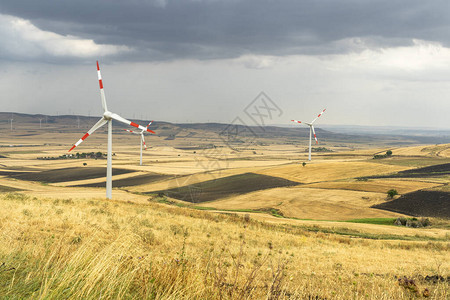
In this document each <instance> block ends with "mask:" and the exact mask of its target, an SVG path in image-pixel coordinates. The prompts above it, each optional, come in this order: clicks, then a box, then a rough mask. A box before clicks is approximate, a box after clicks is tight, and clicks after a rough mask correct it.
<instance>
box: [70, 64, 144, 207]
mask: <svg viewBox="0 0 450 300" xmlns="http://www.w3.org/2000/svg"><path fill="white" fill-rule="evenodd" d="M97 75H98V83H99V85H100V96H101V99H102V106H103V116H102V118H101V119H100V120H99V121H98V122H97V123H95V125H94V126H92V128H91V129H89V131H88V132H87V133H86V134H85V135H83V137H82V138H81V139H79V140H78V142H76V143H75V144H74V145H73V146H72V148H70V150H69V152H70V151H72V150H73V149H74V148H75V147H76V146H78V145H79V144H81V143H82V142H83V141H84V140H85V139H86V138H87V137H88V136H90V135H91V134H92V133H93V132H94V131H96V130H97V129H99V128H100V127H102V126H103V125H105V124H108V155H107V167H106V198H108V199H111V198H112V120H116V121H119V122H121V123H124V124H127V125H131V126H133V127H136V128H139V129H141V130H144V131H149V130H148V129H147V128H145V127H143V126H141V125H139V124H136V123H133V122H131V121H128V120H127V119H125V118H122V117H121V116H119V115H118V114H115V113H113V112H110V111H109V110H108V107H107V106H106V98H105V92H104V90H103V82H102V76H101V74H100V67H99V65H98V61H97Z"/></svg>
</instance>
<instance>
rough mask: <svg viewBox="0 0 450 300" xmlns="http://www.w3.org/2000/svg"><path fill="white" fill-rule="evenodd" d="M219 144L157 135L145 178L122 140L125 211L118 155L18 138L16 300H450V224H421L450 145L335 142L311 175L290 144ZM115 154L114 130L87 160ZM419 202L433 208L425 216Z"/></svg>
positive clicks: (13, 176)
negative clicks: (109, 191)
mask: <svg viewBox="0 0 450 300" xmlns="http://www.w3.org/2000/svg"><path fill="white" fill-rule="evenodd" d="M26 132H27V131H24V132H23V134H26ZM205 136H206V138H204V139H205V140H204V139H200V138H197V139H190V138H189V139H188V138H179V139H175V140H166V139H165V138H164V137H162V136H153V137H149V138H148V141H149V145H150V148H149V149H148V150H147V151H145V152H144V165H143V166H139V148H138V144H137V143H136V139H134V137H133V136H131V137H129V136H127V135H123V134H122V135H121V134H120V133H118V134H116V135H115V136H114V144H113V147H114V148H113V151H114V153H115V155H114V157H113V169H114V172H113V187H114V189H113V200H105V165H106V159H105V158H104V156H103V154H102V153H100V154H98V156H96V157H95V158H86V157H79V158H74V157H71V158H67V157H63V158H61V157H60V156H63V155H65V154H67V150H68V149H69V148H70V145H71V143H73V142H74V141H76V139H77V138H79V134H74V133H73V132H70V133H69V134H65V133H64V134H58V133H56V134H53V135H49V134H48V133H42V134H38V133H36V135H35V136H31V137H29V136H27V137H23V136H22V137H20V135H19V134H15V135H14V134H10V135H6V136H2V137H1V138H0V146H1V147H0V211H1V212H2V213H1V214H0V228H1V231H0V279H1V281H0V282H1V285H0V298H5V299H23V298H32V299H65V298H78V299H94V298H95V299H98V298H106V299H110V298H114V299H116V298H118V299H413V298H421V297H427V298H430V299H447V298H449V296H450V295H449V290H450V289H449V283H450V282H449V276H450V264H449V259H448V253H449V250H450V248H449V247H450V223H449V220H448V217H447V218H446V217H437V216H433V215H420V214H417V212H420V208H421V206H427V208H429V209H431V210H433V209H434V208H435V207H438V206H433V205H439V203H445V201H448V198H442V199H444V200H442V201H444V202H442V201H441V202H439V203H438V204H436V203H434V202H433V203H434V204H432V201H431V199H432V198H433V197H435V198H436V197H441V196H442V195H444V197H446V196H445V195H448V193H449V190H448V180H449V176H450V174H449V170H448V166H447V165H448V164H449V163H450V158H449V156H448V149H449V147H450V145H448V144H447V145H437V146H436V145H422V146H417V145H414V146H413V147H397V148H396V147H388V146H386V145H381V146H378V147H376V148H370V147H362V146H360V145H351V148H350V147H348V148H345V147H337V146H335V145H334V144H333V143H329V144H325V147H327V148H328V149H332V151H330V152H326V153H313V160H312V161H311V162H309V161H307V152H305V151H304V148H300V147H299V146H298V145H291V144H286V143H284V140H283V139H279V140H277V142H276V143H275V142H274V143H271V144H269V143H266V144H264V145H255V146H252V147H247V148H242V149H237V150H236V149H230V148H227V147H226V145H224V144H223V143H222V144H220V141H219V140H218V139H217V138H215V137H214V135H213V134H211V133H206V134H205ZM42 138H44V139H45V144H43V143H42ZM202 143H205V144H208V145H209V144H210V143H214V145H215V146H214V147H211V146H207V147H205V148H202V147H193V146H192V144H193V145H196V144H197V145H203V144H202ZM105 147H106V139H105V134H104V133H102V132H100V133H99V134H98V135H97V136H93V137H92V139H91V138H89V140H87V141H86V143H85V144H83V146H82V147H80V149H77V150H78V151H79V153H83V152H84V153H90V152H93V153H94V154H95V153H97V152H104V151H105ZM388 149H392V152H393V155H392V157H386V158H383V159H373V155H375V154H380V153H384V152H386V150H388ZM43 157H44V158H45V159H43ZM38 158H39V159H38ZM50 158H51V159H50ZM303 163H305V164H303ZM392 189H395V190H396V192H397V194H396V195H394V196H392V198H391V197H390V196H388V194H387V192H388V191H389V190H392ZM417 193H428V194H427V195H429V197H430V201H429V203H425V205H424V204H423V203H422V202H420V203H419V202H418V204H417V203H416V202H414V203H416V204H414V205H411V207H409V206H408V203H409V202H408V201H418V200H417V195H418V194H417ZM433 199H434V198H433ZM436 199H440V198H436ZM419 200H420V199H419ZM394 201H397V202H398V203H399V204H396V205H394V206H393V208H390V209H382V208H379V207H378V205H382V204H385V203H394ZM397 202H395V203H397ZM428 206H429V207H428ZM405 207H406V209H405ZM417 207H418V208H417ZM418 209H419V210H418ZM436 210H439V211H441V212H442V209H436ZM396 220H397V223H398V222H400V220H403V221H404V222H408V224H410V225H408V226H404V225H401V224H397V225H395V221H396ZM400 223H401V222H400ZM419 223H420V226H419V225H417V224H419ZM411 224H416V225H417V226H416V225H414V226H413V225H411ZM416 227H417V228H416Z"/></svg>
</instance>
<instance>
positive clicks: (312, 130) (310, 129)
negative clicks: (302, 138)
mask: <svg viewBox="0 0 450 300" xmlns="http://www.w3.org/2000/svg"><path fill="white" fill-rule="evenodd" d="M325 110H326V109H324V110H322V111H321V112H320V114H319V115H318V116H317V117H316V118H315V119H314V120H312V121H311V122H310V123H306V122H303V124H306V125H308V126H309V156H308V160H311V140H312V136H311V132H312V133H314V139H316V144H318V143H319V142H318V141H317V136H316V132H315V131H314V126H313V124H314V122H315V121H316V120H317V119H318V118H319V117H320V116H321V115H322V114H323V113H324V112H325ZM291 121H292V122H295V123H299V124H300V123H301V121H297V120H291Z"/></svg>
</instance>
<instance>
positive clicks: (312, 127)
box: [311, 125, 319, 144]
mask: <svg viewBox="0 0 450 300" xmlns="http://www.w3.org/2000/svg"><path fill="white" fill-rule="evenodd" d="M311 129H312V131H313V133H314V138H315V139H316V144H318V143H319V141H318V140H317V136H316V132H315V131H314V126H312V125H311Z"/></svg>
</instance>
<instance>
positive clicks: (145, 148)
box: [141, 134, 147, 150]
mask: <svg viewBox="0 0 450 300" xmlns="http://www.w3.org/2000/svg"><path fill="white" fill-rule="evenodd" d="M141 138H142V143H143V145H144V150H147V145H146V144H145V139H144V135H143V134H141Z"/></svg>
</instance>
